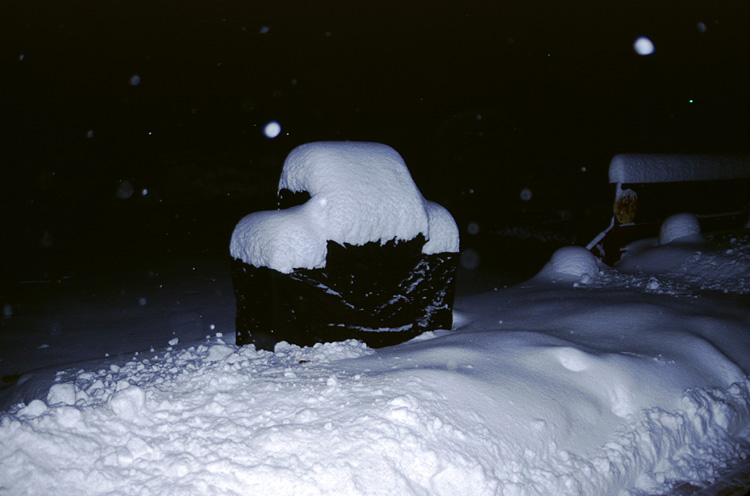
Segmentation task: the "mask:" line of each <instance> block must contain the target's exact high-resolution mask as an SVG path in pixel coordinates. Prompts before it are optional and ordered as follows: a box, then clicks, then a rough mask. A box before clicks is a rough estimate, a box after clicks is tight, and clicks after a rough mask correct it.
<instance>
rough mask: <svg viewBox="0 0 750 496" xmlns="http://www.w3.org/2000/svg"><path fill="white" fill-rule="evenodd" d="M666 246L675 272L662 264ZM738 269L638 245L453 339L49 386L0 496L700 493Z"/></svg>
mask: <svg viewBox="0 0 750 496" xmlns="http://www.w3.org/2000/svg"><path fill="white" fill-rule="evenodd" d="M646 245H647V246H646ZM676 250H680V251H679V253H687V254H688V255H686V256H683V257H679V258H680V261H679V264H678V265H677V266H673V265H667V266H666V268H664V267H665V266H664V264H665V263H666V262H668V261H673V260H674V259H675V258H676V257H675V253H676ZM638 260H642V261H643V260H645V262H639V261H638ZM707 260H708V261H707ZM748 262H750V236H748V235H736V236H724V237H718V238H712V237H707V242H706V243H704V244H702V245H700V246H699V248H696V246H694V245H690V244H683V243H670V244H667V245H665V246H662V245H660V244H659V243H658V241H657V240H651V241H649V242H648V243H645V244H642V246H633V247H630V249H629V250H628V252H627V253H626V257H625V258H624V259H623V263H622V264H621V266H618V267H615V268H605V267H601V266H600V265H599V264H598V263H597V262H596V261H595V260H593V259H592V258H591V257H590V256H589V255H588V254H587V253H585V252H584V251H582V249H580V248H566V249H563V250H561V251H558V252H557V253H556V254H555V255H554V256H553V257H552V259H551V260H550V262H549V263H548V264H547V266H546V267H545V269H543V270H542V271H541V272H540V275H541V276H544V275H545V274H546V276H544V277H540V276H538V277H536V278H534V279H532V280H531V281H529V282H527V283H525V284H521V285H519V286H515V287H511V288H506V289H501V290H497V291H492V292H489V293H484V294H479V295H474V296H470V297H465V298H462V299H459V300H458V301H457V303H456V318H455V322H456V323H457V324H456V326H455V328H454V330H453V331H452V332H449V331H435V332H430V333H426V334H425V335H423V336H421V337H420V338H419V339H415V340H413V341H412V342H409V343H404V344H401V345H398V346H393V347H390V348H384V349H380V350H372V349H370V348H368V347H367V346H366V345H364V344H363V343H361V342H358V341H346V342H341V343H329V344H324V345H316V346H314V347H310V348H299V347H297V346H293V345H289V344H286V343H280V344H279V345H277V346H276V349H275V351H274V352H273V353H272V352H268V351H257V350H255V349H254V348H253V347H252V346H246V347H236V346H234V345H232V344H230V342H229V340H227V341H225V340H224V338H223V337H221V336H212V337H206V338H205V340H204V341H202V342H200V343H192V344H184V345H180V346H181V348H179V347H178V348H167V349H161V350H160V351H155V352H152V353H148V354H141V355H136V356H133V357H132V359H129V360H123V361H121V362H117V363H115V361H102V362H101V363H100V364H99V365H98V366H91V365H90V366H89V367H87V368H76V369H73V370H69V371H65V372H60V373H58V374H57V378H56V382H55V383H54V385H52V386H51V388H49V389H48V392H47V393H46V395H42V396H40V397H37V398H29V399H28V404H24V403H20V404H17V405H15V406H12V407H10V408H9V409H8V410H7V411H6V412H4V413H3V414H1V416H0V488H2V490H4V491H6V492H7V494H32V495H34V494H40V495H42V494H45V495H46V494H81V495H93V494H142V495H150V494H153V495H169V494H175V495H176V494H180V495H207V494H216V495H233V494H261V495H262V494H269V495H271V494H272V495H299V494H314V495H341V494H347V495H384V494H399V495H424V494H430V495H451V496H456V495H458V496H461V495H467V496H468V495H471V496H477V495H497V494H511V495H538V494H560V495H575V496H578V495H592V496H599V495H619V494H628V493H632V494H664V493H665V492H667V491H668V489H669V487H670V486H669V484H670V483H671V482H672V481H690V482H693V483H696V484H700V483H703V482H705V481H707V480H709V479H711V478H715V477H716V476H717V474H720V473H721V471H722V470H723V469H724V467H726V466H731V464H732V463H734V462H736V461H738V460H743V459H746V458H743V457H746V454H747V453H748V452H750V390H749V389H748V388H749V385H750V384H749V383H748V371H750V339H748V331H749V330H750V324H748V323H749V322H750V308H748V305H746V304H740V305H738V304H737V301H738V300H737V299H738V298H740V299H741V298H744V297H745V296H744V295H746V294H747V289H748V285H747V283H748V280H749V279H747V278H748V276H749V275H750V274H748V271H749V270H750V269H748V267H750V263H748ZM659 263H661V264H662V270H661V271H660V270H657V266H658V265H659ZM638 264H640V268H639V269H634V268H633V267H635V266H637V265H638ZM645 269H648V270H645ZM743 270H744V272H742V271H743ZM743 274H744V275H743ZM722 276H723V277H724V278H723V279H721V277H722ZM709 277H713V278H714V279H711V280H712V281H713V283H712V284H715V287H712V288H709V289H711V290H712V291H713V292H712V291H707V292H701V291H700V290H699V289H698V286H696V284H698V282H697V281H706V280H709V279H708V278H709ZM725 293H727V295H726V297H725ZM739 301H742V300H739ZM2 490H0V491H2Z"/></svg>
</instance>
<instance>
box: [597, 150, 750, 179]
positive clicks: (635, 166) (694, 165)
mask: <svg viewBox="0 0 750 496" xmlns="http://www.w3.org/2000/svg"><path fill="white" fill-rule="evenodd" d="M739 178H750V157H748V156H721V155H667V154H644V153H623V154H619V155H615V156H614V157H612V161H611V162H610V163H609V182H610V183H624V184H633V183H636V184H637V183H663V182H684V181H712V180H718V179H739Z"/></svg>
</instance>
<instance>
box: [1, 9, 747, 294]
mask: <svg viewBox="0 0 750 496" xmlns="http://www.w3.org/2000/svg"><path fill="white" fill-rule="evenodd" d="M748 5H749V4H748V2H747V1H745V0H738V1H724V0H707V1H699V2H696V1H658V0H656V1H655V0H650V1H615V0H612V1H606V2H605V1H600V2H593V1H586V2H581V1H566V2H562V1H551V0H550V1H500V0H495V1H486V2H482V1H473V0H469V1H456V2H440V1H432V2H421V1H420V2H415V1H412V2H408V1H403V0H401V1H398V2H392V1H377V2H370V1H346V2H339V1H328V2H322V1H321V2H302V1H265V2H259V1H252V0H250V1H248V0H243V1H238V0H233V1H227V0H211V1H190V0H180V1H176V0H148V1H140V0H97V1H90V0H86V1H79V0H69V1H49V0H34V1H29V0H3V1H2V3H0V113H1V115H0V160H1V162H0V163H1V164H2V168H3V174H2V180H1V181H0V208H1V209H2V234H1V235H0V236H1V237H2V238H1V242H0V245H2V247H1V248H0V250H1V251H0V255H1V256H2V278H3V279H4V280H5V281H6V282H8V281H11V282H12V281H20V280H28V279H34V278H40V279H45V280H47V279H55V278H58V277H69V276H71V275H72V274H75V273H76V272H80V271H87V270H88V271H91V270H98V268H99V267H108V266H110V265H112V264H115V265H116V264H120V263H129V262H133V261H136V262H138V261H141V260H144V261H145V260H151V259H159V258H164V257H171V256H174V255H175V254H181V253H185V254H207V255H210V256H214V255H215V256H217V257H219V256H227V258H228V244H229V237H230V235H231V231H232V228H233V226H234V225H235V223H236V222H237V221H238V220H239V219H240V218H241V217H242V216H243V215H245V214H247V213H249V212H251V211H254V210H258V209H267V208H273V206H274V197H275V193H276V183H277V181H278V177H279V174H280V171H281V167H282V164H283V160H284V157H285V156H286V154H287V153H288V152H289V151H290V150H291V149H292V148H294V147H295V146H297V145H299V144H301V143H304V142H308V141H316V140H331V139H333V140H371V141H378V142H383V143H386V144H389V145H391V146H392V147H394V148H395V149H396V150H398V151H399V152H400V153H401V154H402V155H403V156H404V158H405V160H406V163H407V164H408V166H409V168H410V170H411V172H412V175H413V176H414V178H415V181H416V183H417V185H418V187H419V188H420V190H421V191H422V193H423V194H424V196H425V197H427V198H428V199H431V200H434V201H437V202H439V203H441V204H443V205H445V206H446V207H447V208H448V209H449V210H451V212H452V213H453V214H454V216H455V218H456V220H457V222H458V224H459V227H460V229H461V235H462V250H464V252H465V255H466V259H467V266H469V267H470V268H471V267H480V268H482V267H483V268H488V269H489V270H497V271H506V272H508V271H510V272H513V271H516V272H517V274H518V275H519V276H527V275H530V274H531V273H533V271H535V270H538V268H539V267H540V264H541V263H543V262H544V260H546V258H547V257H548V256H549V254H550V253H551V252H552V250H554V249H555V248H556V247H558V246H561V245H566V244H579V245H585V244H586V243H587V242H588V241H590V240H591V238H592V237H593V236H594V235H596V234H597V233H598V232H599V231H600V230H601V229H603V228H605V227H606V226H607V225H608V223H609V218H610V216H611V213H610V212H611V198H612V196H611V190H609V189H608V188H607V166H608V164H609V160H610V158H611V157H612V155H614V154H616V153H621V152H660V153H677V152H691V153H737V152H745V153H746V152H747V151H748V149H749V148H750V147H749V138H748V136H749V135H750V126H749V125H748V109H749V107H748V88H749V87H750V77H749V72H748V71H749V69H748V65H749V62H750V58H749V55H748V44H749V40H748V16H749V14H750V13H749V12H748ZM639 36H647V37H649V38H650V39H651V40H652V41H653V43H654V45H655V52H654V53H653V54H652V55H649V56H641V55H638V54H637V53H636V52H635V50H634V49H633V43H634V42H635V40H636V38H638V37H639ZM134 76H137V77H136V78H134ZM136 80H137V83H138V84H134V83H135V82H136ZM270 120H276V121H278V122H279V123H280V124H281V126H282V133H281V135H279V136H278V137H276V138H274V139H269V138H267V137H266V136H264V134H263V126H264V124H265V123H267V122H269V121H270ZM525 188H526V189H528V191H530V192H531V198H530V199H527V200H523V199H522V198H521V191H522V190H524V189H525ZM470 226H471V228H470ZM11 282H8V284H9V285H10V284H11ZM10 287H11V286H6V289H5V291H7V292H9V291H12V289H8V288H10Z"/></svg>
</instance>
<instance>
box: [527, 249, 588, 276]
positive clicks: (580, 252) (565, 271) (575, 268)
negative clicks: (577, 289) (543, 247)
mask: <svg viewBox="0 0 750 496" xmlns="http://www.w3.org/2000/svg"><path fill="white" fill-rule="evenodd" d="M598 273H599V261H598V260H597V259H596V257H595V256H594V255H593V254H592V253H591V252H590V251H588V250H587V249H586V248H583V247H580V246H564V247H562V248H560V249H558V250H557V251H556V252H555V253H554V254H553V255H552V258H550V260H549V262H547V265H545V267H544V269H542V272H541V273H540V275H542V274H548V275H549V276H561V275H562V276H567V277H570V278H576V279H581V278H584V277H594V276H596V275H597V274H598Z"/></svg>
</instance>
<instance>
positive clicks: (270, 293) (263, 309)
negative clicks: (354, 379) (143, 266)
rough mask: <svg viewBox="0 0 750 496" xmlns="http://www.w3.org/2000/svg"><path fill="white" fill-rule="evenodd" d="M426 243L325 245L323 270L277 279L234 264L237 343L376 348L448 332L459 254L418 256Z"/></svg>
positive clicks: (269, 347) (273, 273) (264, 270)
mask: <svg viewBox="0 0 750 496" xmlns="http://www.w3.org/2000/svg"><path fill="white" fill-rule="evenodd" d="M423 244H424V238H422V237H421V236H420V237H418V238H415V239H413V240H410V241H402V242H399V243H396V242H395V241H390V242H388V243H386V244H385V245H383V246H381V245H380V243H368V244H366V245H364V246H351V245H345V246H342V245H339V244H337V243H334V242H329V243H328V257H327V261H326V267H325V268H323V269H298V270H295V271H293V272H292V273H290V274H283V273H281V272H278V271H276V270H273V269H269V268H267V267H254V266H252V265H248V264H246V263H244V262H242V261H240V260H234V261H233V262H232V279H233V282H234V292H235V296H236V298H237V344H238V345H245V344H255V346H256V347H257V348H259V349H266V350H272V349H273V347H274V345H275V344H276V343H278V342H280V341H287V342H289V343H292V344H297V345H300V346H311V345H313V344H315V343H325V342H331V341H343V340H345V339H358V340H362V341H364V342H365V343H367V345H368V346H370V347H373V348H379V347H383V346H391V345H394V344H398V343H402V342H404V341H408V340H409V339H411V338H413V337H415V336H417V335H419V334H421V333H423V332H425V331H428V330H434V329H450V328H451V326H452V324H453V300H454V298H455V293H456V270H457V268H458V254H457V253H439V254H434V255H423V254H422V253H421V250H422V245H423Z"/></svg>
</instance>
